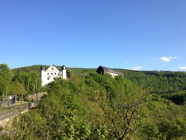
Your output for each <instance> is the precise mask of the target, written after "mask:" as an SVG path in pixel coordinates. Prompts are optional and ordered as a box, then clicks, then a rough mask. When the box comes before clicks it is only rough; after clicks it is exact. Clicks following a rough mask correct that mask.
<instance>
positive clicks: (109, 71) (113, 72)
mask: <svg viewBox="0 0 186 140" xmlns="http://www.w3.org/2000/svg"><path fill="white" fill-rule="evenodd" d="M97 73H99V74H101V75H103V74H106V73H107V74H110V75H111V76H112V77H115V76H118V75H123V73H122V72H120V71H116V70H113V69H110V68H107V67H104V66H99V67H98V68H97Z"/></svg>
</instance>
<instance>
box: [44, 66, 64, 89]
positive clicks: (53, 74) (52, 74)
mask: <svg viewBox="0 0 186 140" xmlns="http://www.w3.org/2000/svg"><path fill="white" fill-rule="evenodd" d="M55 78H62V79H66V78H67V74H66V68H65V66H64V65H63V66H62V68H61V71H59V70H58V69H57V68H56V66H55V65H51V66H50V67H49V68H48V69H47V70H45V67H44V66H42V67H41V81H42V84H41V85H42V86H45V85H47V84H48V83H50V82H53V81H54V79H55Z"/></svg>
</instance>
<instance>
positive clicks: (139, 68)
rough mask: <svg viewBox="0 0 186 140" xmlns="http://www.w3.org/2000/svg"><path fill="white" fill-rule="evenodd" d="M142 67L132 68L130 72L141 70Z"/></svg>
mask: <svg viewBox="0 0 186 140" xmlns="http://www.w3.org/2000/svg"><path fill="white" fill-rule="evenodd" d="M142 68H143V67H141V66H137V67H133V68H132V70H141V69H142Z"/></svg>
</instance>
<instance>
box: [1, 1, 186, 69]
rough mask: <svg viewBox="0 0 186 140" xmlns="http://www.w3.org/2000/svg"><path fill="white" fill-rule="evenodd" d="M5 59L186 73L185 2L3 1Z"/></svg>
mask: <svg viewBox="0 0 186 140" xmlns="http://www.w3.org/2000/svg"><path fill="white" fill-rule="evenodd" d="M1 63H6V64H8V65H9V67H10V68H17V67H24V66H31V65H38V64H43V65H50V64H55V65H63V64H65V65H66V66H67V67H84V68H97V67H98V66H99V65H103V66H106V67H111V68H123V69H136V70H171V71H179V70H181V71H186V0H130V1H129V0H117V1H116V0H68V1H67V0H53V1H51V0H16V1H15V0H4V1H3V0H2V1H0V64H1Z"/></svg>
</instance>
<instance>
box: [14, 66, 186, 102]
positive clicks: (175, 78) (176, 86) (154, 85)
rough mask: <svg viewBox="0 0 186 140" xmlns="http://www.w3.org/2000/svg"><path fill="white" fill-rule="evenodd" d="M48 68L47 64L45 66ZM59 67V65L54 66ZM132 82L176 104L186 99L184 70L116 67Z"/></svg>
mask: <svg viewBox="0 0 186 140" xmlns="http://www.w3.org/2000/svg"><path fill="white" fill-rule="evenodd" d="M45 67H46V68H48V67H49V66H45ZM56 67H57V68H58V69H61V66H56ZM40 69H41V65H33V66H27V67H21V68H16V69H13V72H14V74H17V73H22V72H26V73H27V72H29V73H30V72H31V73H37V74H38V75H39V74H40ZM116 70H118V71H120V72H122V73H123V74H124V77H125V78H127V79H129V80H130V81H132V82H133V83H134V84H136V85H139V86H142V87H143V88H144V89H146V90H150V92H151V93H156V94H159V95H161V96H162V97H165V98H168V99H170V100H172V101H173V102H175V103H177V104H182V103H183V102H184V101H185V99H186V72H172V71H134V70H126V69H116ZM95 72H96V68H95V69H93V68H91V69H90V68H68V67H67V73H68V74H73V75H76V76H82V75H84V74H85V73H87V74H88V73H95Z"/></svg>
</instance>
